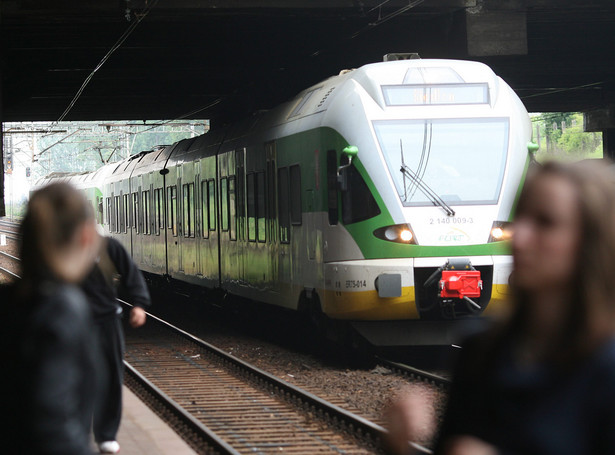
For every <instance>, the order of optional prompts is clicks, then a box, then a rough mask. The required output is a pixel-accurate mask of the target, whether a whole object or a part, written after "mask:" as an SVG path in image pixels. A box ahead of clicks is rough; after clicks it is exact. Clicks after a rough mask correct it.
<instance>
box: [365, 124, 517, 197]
mask: <svg viewBox="0 0 615 455" xmlns="http://www.w3.org/2000/svg"><path fill="white" fill-rule="evenodd" d="M373 128H374V132H375V134H376V138H377V140H378V144H379V146H380V149H381V151H382V154H383V157H384V159H385V161H386V164H387V167H388V170H389V173H390V175H391V178H392V180H393V182H394V184H395V188H396V190H397V193H398V195H399V198H400V200H401V202H402V204H403V205H404V206H405V207H420V206H431V205H433V200H432V199H431V198H430V197H429V196H428V195H427V194H426V192H425V191H423V190H422V189H421V187H423V186H426V187H428V188H430V189H431V190H433V192H434V193H435V194H437V195H438V196H439V197H440V198H441V199H442V200H443V201H444V202H446V203H447V204H450V205H492V204H497V202H498V200H499V197H500V191H501V189H502V181H503V179H504V172H505V169H506V162H507V158H508V142H509V131H510V120H509V119H508V118H471V119H420V120H408V119H403V120H374V121H373ZM403 169H406V172H404V170H403ZM407 170H409V171H410V172H411V173H412V174H413V175H414V176H416V178H408V174H409V173H408V172H407Z"/></svg>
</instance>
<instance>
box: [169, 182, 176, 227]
mask: <svg viewBox="0 0 615 455" xmlns="http://www.w3.org/2000/svg"><path fill="white" fill-rule="evenodd" d="M176 213H177V187H176V186H175V185H173V186H170V187H168V188H167V223H168V225H167V227H168V228H169V229H171V232H172V234H173V237H177V218H176Z"/></svg>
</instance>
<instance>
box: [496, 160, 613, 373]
mask: <svg viewBox="0 0 615 455" xmlns="http://www.w3.org/2000/svg"><path fill="white" fill-rule="evenodd" d="M546 176H555V177H558V178H562V179H564V180H565V181H567V182H569V183H570V184H571V185H572V186H573V188H574V189H575V192H576V196H577V198H576V203H577V204H578V211H579V214H580V217H581V220H580V221H581V223H580V227H581V229H580V247H579V251H578V252H577V257H576V266H575V273H574V276H573V278H572V283H571V284H572V290H571V292H572V293H571V296H570V299H569V300H568V301H566V302H562V308H561V311H563V312H564V315H563V321H564V322H563V326H562V327H561V330H560V331H559V332H558V335H557V337H556V339H554V340H551V343H550V346H551V349H550V350H549V352H548V353H547V359H545V360H546V361H547V362H550V363H553V364H555V365H559V366H561V367H569V366H572V365H574V364H576V363H577V362H579V361H581V360H582V359H583V358H585V357H586V356H588V355H589V354H590V353H591V352H592V351H593V350H594V349H596V348H597V347H598V346H599V345H600V344H601V343H602V342H604V341H605V340H606V339H607V338H609V337H612V336H613V334H614V333H615V167H614V166H613V164H612V163H610V162H609V161H598V160H586V161H581V162H577V163H572V164H571V163H568V164H563V163H556V162H549V163H546V164H545V165H544V166H542V167H538V168H536V169H534V170H533V172H532V174H531V175H529V176H528V180H527V182H526V184H525V186H524V189H523V191H522V193H521V195H520V198H519V202H518V205H517V209H516V214H517V215H520V214H522V213H524V211H525V210H526V203H527V201H528V199H529V198H531V197H532V194H533V192H534V191H535V189H534V188H535V182H537V181H538V180H540V179H542V178H544V177H546ZM511 288H512V296H513V303H514V305H513V307H514V308H515V310H514V313H513V315H512V317H511V319H510V321H509V323H508V324H507V325H506V326H505V328H504V330H503V331H502V332H500V333H501V335H502V338H503V339H504V340H506V339H508V340H510V339H511V338H513V337H515V336H524V335H527V328H528V317H529V310H530V308H529V304H530V302H529V299H528V295H527V294H526V293H525V292H524V291H522V290H521V289H519V288H518V287H516V286H515V282H514V272H513V276H512V279H511Z"/></svg>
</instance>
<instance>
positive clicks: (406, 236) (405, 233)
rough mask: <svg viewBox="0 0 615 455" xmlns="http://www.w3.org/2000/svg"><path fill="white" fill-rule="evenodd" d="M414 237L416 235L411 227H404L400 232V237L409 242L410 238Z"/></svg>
mask: <svg viewBox="0 0 615 455" xmlns="http://www.w3.org/2000/svg"><path fill="white" fill-rule="evenodd" d="M412 237H414V236H413V235H412V232H410V229H402V231H401V232H400V233H399V238H400V239H402V240H403V241H404V242H409V241H410V240H412Z"/></svg>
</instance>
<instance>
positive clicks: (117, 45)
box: [39, 0, 159, 155]
mask: <svg viewBox="0 0 615 455" xmlns="http://www.w3.org/2000/svg"><path fill="white" fill-rule="evenodd" d="M158 1H159V0H154V1H153V2H152V3H150V4H149V5H148V6H147V7H146V8H145V9H144V10H143V12H142V13H141V14H139V15H138V16H137V20H136V21H134V22H132V23H131V24H130V26H129V27H128V28H127V29H126V31H124V33H123V34H122V36H120V38H119V39H118V40H117V41H116V42H115V44H114V45H113V46H112V47H111V49H109V51H108V52H107V53H106V54H105V56H104V57H103V58H102V59H101V60H100V62H98V65H96V67H95V68H94V69H93V70H92V71H91V72H90V74H89V75H88V76H87V77H86V78H85V81H83V84H81V87H79V90H77V93H76V94H75V96H74V97H73V99H72V100H71V102H70V103H69V104H68V106H67V107H66V109H65V110H64V112H63V113H62V115H60V117H59V118H58V119H57V120H56V121H55V122H54V123H52V124H51V126H50V127H49V129H51V128H53V127H54V126H55V125H56V124H58V123H59V122H61V121H62V120H64V118H66V116H67V115H68V113H69V112H70V111H71V110H72V108H73V107H74V106H75V104H76V103H77V100H78V99H79V98H80V97H81V94H82V93H83V91H84V90H85V88H86V87H87V85H88V84H89V83H90V81H91V80H92V78H93V77H94V74H96V72H97V71H98V70H99V69H100V68H102V66H103V65H104V64H105V63H106V62H107V60H109V57H111V55H112V54H113V53H114V52H115V51H116V50H118V49H119V48H120V46H121V45H122V44H123V43H124V41H126V38H128V37H129V36H130V34H131V33H132V32H133V31H134V30H135V28H137V26H138V25H139V24H140V23H141V21H142V20H143V19H145V17H146V16H147V15H148V14H149V12H150V11H151V9H152V8H153V7H154V6H156V4H157V3H158ZM41 153H42V152H41ZM39 155H40V154H39Z"/></svg>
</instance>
